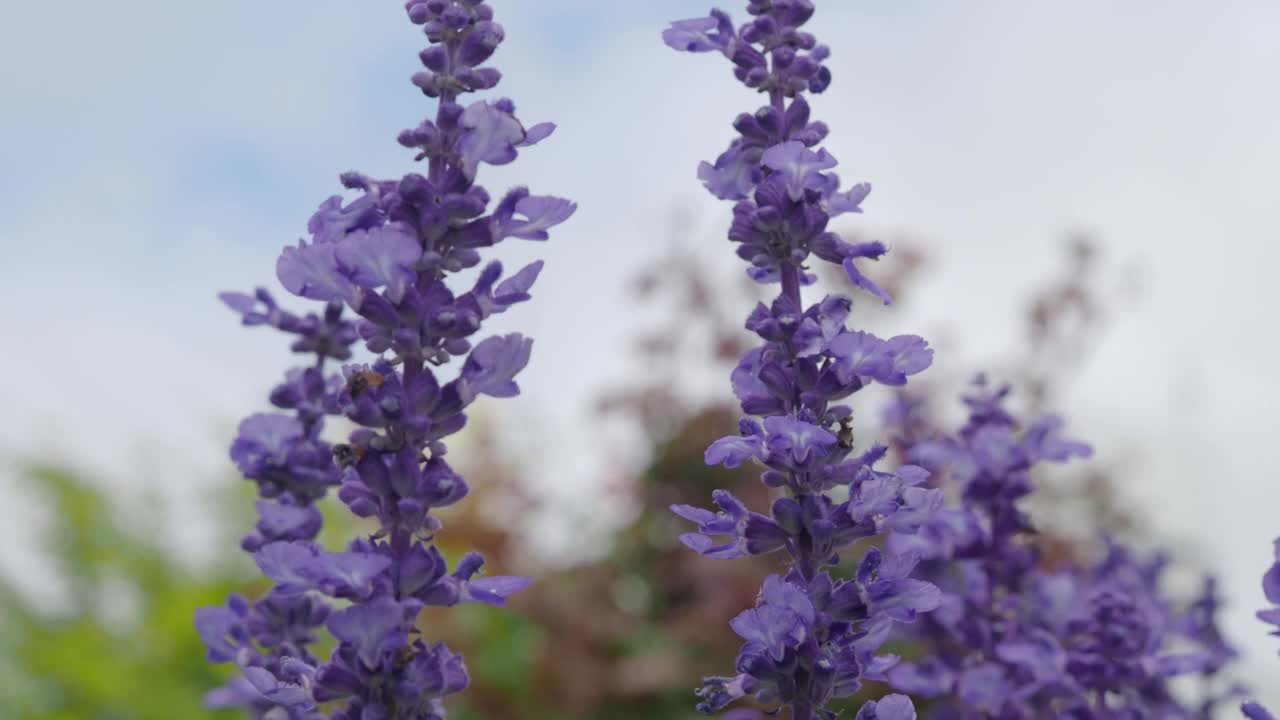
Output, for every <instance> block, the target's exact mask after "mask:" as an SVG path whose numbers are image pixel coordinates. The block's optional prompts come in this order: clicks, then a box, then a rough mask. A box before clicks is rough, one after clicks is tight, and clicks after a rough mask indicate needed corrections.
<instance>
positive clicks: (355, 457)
mask: <svg viewBox="0 0 1280 720" xmlns="http://www.w3.org/2000/svg"><path fill="white" fill-rule="evenodd" d="M364 453H365V447H364V446H363V445H347V444H346V443H339V444H337V445H334V446H333V459H334V461H336V462H337V463H338V465H340V466H341V467H350V466H351V465H355V464H356V463H358V462H360V460H361V459H363V458H364Z"/></svg>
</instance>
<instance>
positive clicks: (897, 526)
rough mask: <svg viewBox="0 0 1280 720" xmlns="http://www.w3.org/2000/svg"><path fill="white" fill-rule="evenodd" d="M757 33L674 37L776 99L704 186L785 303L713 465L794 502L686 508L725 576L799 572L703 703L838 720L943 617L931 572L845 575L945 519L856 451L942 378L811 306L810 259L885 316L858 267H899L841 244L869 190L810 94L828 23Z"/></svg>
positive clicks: (844, 303) (711, 452) (877, 248)
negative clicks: (749, 469) (849, 169)
mask: <svg viewBox="0 0 1280 720" xmlns="http://www.w3.org/2000/svg"><path fill="white" fill-rule="evenodd" d="M747 12H748V13H749V14H750V15H751V16H752V19H751V20H750V21H748V22H746V23H745V24H743V25H741V26H740V27H736V28H735V26H734V24H733V23H732V21H731V20H730V18H729V16H728V15H727V14H725V13H724V12H721V11H719V10H715V11H712V13H711V15H710V17H706V18H697V19H692V20H681V21H678V22H675V23H673V24H672V25H671V27H670V28H669V29H667V30H666V32H665V33H664V35H663V38H664V40H665V41H666V43H667V45H669V46H671V47H672V48H674V49H676V50H680V51H686V52H696V53H702V52H718V53H720V54H722V55H724V56H725V57H726V58H728V59H729V60H730V62H731V63H732V65H733V70H734V75H735V76H736V77H737V79H738V80H739V81H740V82H742V83H743V84H745V85H746V86H747V87H750V88H753V89H755V90H757V91H759V92H760V93H761V94H762V95H764V96H765V97H766V98H767V100H766V102H765V104H764V105H763V106H762V107H760V108H759V109H758V110H756V111H755V112H754V113H743V114H742V115H739V116H738V118H737V119H736V120H735V121H734V124H733V125H734V128H735V129H736V130H737V132H738V135H737V137H735V138H734V140H733V141H732V143H731V144H730V145H729V148H728V149H727V150H726V151H725V152H723V153H722V154H720V156H719V157H718V158H717V159H716V161H715V162H714V163H703V164H702V165H701V167H700V168H699V169H698V177H699V178H700V179H701V180H702V182H703V184H704V185H705V186H706V187H707V189H708V190H709V191H710V192H711V193H712V194H714V195H715V196H716V197H718V198H721V199H723V200H730V201H733V202H734V203H735V205H734V208H733V223H732V226H731V227H730V229H729V239H730V240H731V241H732V242H733V243H735V245H736V246H737V254H738V256H739V257H740V258H742V259H743V260H745V261H747V263H748V264H749V267H748V270H747V272H748V274H749V275H750V276H751V277H752V278H754V279H755V280H757V281H759V282H761V283H769V284H774V285H777V286H778V288H779V291H778V295H777V297H776V299H774V300H773V301H772V302H771V304H770V305H767V306H766V305H764V304H760V305H758V306H757V307H756V308H755V309H754V310H753V311H752V312H751V313H750V315H749V316H748V318H747V322H746V327H747V328H748V329H749V330H750V331H751V332H753V333H755V334H756V335H757V336H759V338H760V340H761V344H760V345H758V346H757V347H755V348H753V349H751V350H750V351H748V352H747V353H746V355H745V356H744V357H743V358H742V360H741V362H739V364H738V366H737V368H736V369H735V370H734V371H733V373H732V384H733V389H734V392H735V394H736V395H737V397H738V399H739V400H740V401H741V404H742V409H743V412H744V413H746V415H747V417H745V418H744V419H743V420H742V421H741V423H740V434H738V435H735V436H731V437H726V438H723V439H721V440H718V441H716V442H715V443H714V444H712V445H711V447H710V448H708V450H707V452H706V460H707V462H708V463H709V464H713V465H725V466H727V467H736V466H738V465H740V464H742V463H744V462H753V463H757V464H759V465H760V466H761V467H762V470H763V472H762V474H761V480H762V481H763V482H764V483H765V484H766V485H767V486H769V487H771V488H776V489H777V490H778V492H779V494H780V497H778V498H777V499H776V501H775V502H774V503H773V505H772V508H771V509H770V512H769V514H768V515H766V514H762V513H757V512H753V511H751V510H750V509H748V508H747V507H746V506H744V505H743V504H742V503H741V502H740V501H738V499H737V498H735V497H734V496H733V495H732V494H730V493H729V492H726V491H723V490H721V491H717V492H716V493H715V494H714V495H713V499H714V502H715V504H716V507H717V510H716V511H712V510H706V509H702V508H697V507H692V506H688V505H678V506H675V507H673V508H672V510H673V511H674V512H675V513H676V514H678V515H680V516H681V517H683V518H684V519H686V520H689V521H691V522H693V523H695V524H696V525H697V526H698V529H697V532H692V533H688V534H685V535H683V536H682V537H681V540H682V541H683V542H684V544H685V545H687V546H688V547H690V548H691V549H693V550H695V551H697V552H699V553H701V554H703V555H706V556H709V557H713V558H726V559H727V558H735V557H740V556H743V555H758V554H764V553H771V552H776V551H783V552H785V553H786V554H787V556H788V560H789V567H788V569H787V570H786V572H784V573H782V574H780V575H771V576H769V577H768V578H767V579H766V580H765V582H764V586H763V588H762V589H761V592H760V595H759V598H758V600H757V603H756V606H755V607H754V608H751V609H748V610H746V611H745V612H743V613H742V614H741V615H738V616H737V617H735V618H733V620H732V621H731V622H730V625H731V627H732V628H733V630H734V631H735V632H736V633H737V634H738V635H740V636H741V637H742V638H743V640H744V641H745V642H744V644H743V646H742V648H741V651H740V652H739V654H738V657H737V663H736V665H737V667H736V669H737V672H736V674H734V675H730V676H722V677H709V678H706V679H705V680H704V684H703V686H702V688H701V689H700V690H699V691H698V694H699V696H700V697H701V702H700V704H699V705H698V708H699V710H701V711H703V712H706V713H712V712H715V711H718V710H720V709H721V708H724V707H725V706H727V705H728V704H730V703H731V702H733V701H735V700H738V699H740V698H744V697H748V696H753V697H754V698H755V699H756V700H757V701H758V702H759V703H762V704H763V705H764V706H765V707H766V708H767V709H769V710H778V709H782V708H786V709H788V710H789V712H790V715H791V717H792V718H794V719H795V720H810V719H811V718H824V719H827V718H834V717H835V713H834V712H833V711H832V710H831V709H830V705H831V702H832V701H833V700H834V699H836V698H841V697H847V696H850V695H852V694H853V693H855V692H856V691H857V690H858V689H859V687H860V685H861V683H862V681H863V680H864V679H877V680H883V679H884V678H885V672H886V670H887V669H888V668H889V667H891V666H892V665H893V664H894V662H895V660H896V658H894V657H893V656H888V655H877V654H876V653H877V651H878V649H879V648H880V646H881V645H882V644H883V643H884V642H885V640H886V638H887V637H888V635H889V633H890V631H891V629H892V628H893V626H894V624H895V623H899V622H907V621H911V620H913V619H915V618H916V616H917V614H919V613H922V612H927V611H930V610H933V609H934V608H935V607H936V606H937V605H938V602H939V592H938V589H937V588H936V587H934V586H933V585H931V584H929V583H927V582H922V581H919V580H914V579H911V577H910V574H911V571H912V569H913V567H914V566H915V564H916V562H917V560H918V557H917V556H916V555H915V554H913V553H904V554H901V555H888V554H886V553H884V552H882V551H881V550H880V549H877V548H872V549H871V550H869V551H867V552H866V554H865V555H864V556H863V557H862V559H861V561H860V562H859V563H858V566H857V570H856V572H855V573H854V575H853V577H849V578H843V579H842V578H837V577H834V576H833V575H832V574H831V572H829V569H830V568H832V567H833V566H835V565H837V563H839V561H840V551H841V550H842V549H843V548H846V547H847V546H849V545H850V544H852V543H854V542H855V541H857V540H860V539H863V538H869V537H872V536H875V535H879V534H881V533H883V532H885V531H888V530H896V531H901V532H911V531H914V530H915V529H916V528H917V527H918V526H919V525H920V523H921V522H923V521H924V520H925V519H927V518H928V517H929V516H930V515H931V513H932V512H933V511H934V510H935V509H937V508H938V507H939V506H940V505H941V503H942V495H941V492H940V491H938V490H936V489H930V488H927V487H924V486H923V483H924V482H925V481H926V480H927V478H928V473H927V472H926V471H924V470H923V469H922V468H919V467H915V466H903V467H900V468H898V469H897V470H896V471H892V472H890V471H886V470H880V469H877V468H876V464H877V463H878V462H879V461H880V460H882V458H883V457H884V456H885V454H886V447H885V446H883V445H879V444H873V445H870V446H869V447H863V448H861V449H856V450H855V442H854V438H853V435H852V431H851V429H850V422H851V419H852V417H853V410H852V409H851V408H850V407H849V405H848V404H847V403H846V402H844V401H845V400H846V399H847V398H848V397H850V396H851V395H853V394H854V393H856V392H857V391H859V390H861V389H863V388H864V387H866V386H868V385H870V384H871V383H873V382H878V383H881V384H884V385H890V386H901V385H904V384H905V383H906V381H907V378H908V376H910V375H914V374H916V373H918V372H920V371H922V370H924V369H925V368H927V367H928V366H929V365H930V363H931V362H932V351H931V350H930V349H929V348H928V345H927V344H926V343H925V341H924V340H922V339H920V338H919V337H916V336H914V335H900V336H897V337H893V338H889V339H887V340H885V339H881V338H878V337H876V336H874V335H872V334H870V333H867V332H862V331H857V330H850V329H848V328H847V327H846V324H845V323H846V320H847V318H848V316H849V314H850V310H851V309H852V306H853V301H852V300H851V299H849V298H848V297H845V296H843V295H828V296H826V297H824V298H822V299H821V300H820V301H818V302H816V303H812V304H808V305H806V304H805V302H804V300H803V297H802V288H803V287H806V286H808V285H810V284H812V283H813V281H814V277H813V275H811V274H810V273H809V272H807V270H806V263H807V262H809V261H810V259H811V258H816V259H817V260H821V261H826V262H832V263H837V264H840V265H842V266H843V267H844V270H845V272H846V274H847V276H848V278H849V280H850V281H851V282H852V283H853V284H854V285H855V286H857V287H859V288H861V289H863V290H865V291H867V292H868V293H870V294H871V295H873V296H875V297H876V298H878V299H879V300H881V301H883V302H884V303H886V304H887V303H888V302H889V296H888V295H887V294H886V293H885V292H884V291H883V290H882V289H881V288H880V287H878V286H877V285H876V284H875V283H873V282H872V281H871V280H870V279H868V278H867V277H866V276H865V275H863V274H862V272H861V270H860V268H859V266H858V264H857V263H858V262H860V261H864V260H874V259H876V258H879V257H880V256H881V255H883V254H884V253H885V250H886V249H885V247H884V245H883V244H881V243H879V242H865V243H850V242H847V241H845V240H843V239H842V238H841V237H840V236H839V235H837V234H836V233H834V232H830V231H828V230H827V224H828V222H829V221H830V220H831V218H834V217H836V216H838V215H841V214H844V213H850V212H859V211H860V204H861V202H862V200H863V199H864V198H865V197H866V196H867V193H868V192H869V190H870V187H869V186H868V185H866V184H860V185H855V186H853V187H852V188H849V189H847V190H841V189H840V180H839V178H838V177H837V176H836V175H835V173H834V172H832V170H833V169H834V168H835V167H836V160H835V158H833V157H832V156H831V154H830V153H828V152H827V151H826V150H825V149H822V148H821V147H819V146H820V144H821V143H822V141H823V139H824V138H825V137H826V135H827V126H826V125H825V124H823V123H821V122H815V121H812V120H811V119H810V117H809V105H808V103H807V101H806V100H805V98H804V94H805V93H806V92H812V93H820V92H822V91H824V90H825V89H826V88H827V86H828V84H829V83H830V81H831V73H830V71H829V70H828V69H827V68H826V66H825V65H824V64H823V62H824V60H825V59H826V58H827V56H828V50H827V48H826V47H825V46H822V45H819V44H817V42H816V40H815V38H814V36H813V35H811V34H809V33H807V32H804V31H803V30H802V29H801V28H802V26H804V24H805V23H806V22H808V21H809V19H810V17H811V16H812V15H813V12H814V6H813V3H812V2H810V1H809V0H750V1H749V2H748V7H747ZM914 716H915V710H914V708H913V707H912V705H911V703H910V701H909V700H908V699H907V698H905V697H903V696H901V695H894V696H889V697H887V698H884V699H882V700H880V701H878V702H874V701H873V702H868V703H867V704H866V705H865V706H864V707H863V708H862V710H861V712H860V713H859V718H862V719H863V720H873V719H875V718H879V719H880V720H899V719H901V718H913V717H914Z"/></svg>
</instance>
